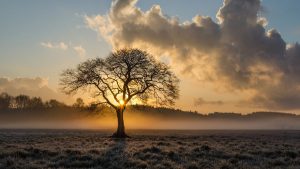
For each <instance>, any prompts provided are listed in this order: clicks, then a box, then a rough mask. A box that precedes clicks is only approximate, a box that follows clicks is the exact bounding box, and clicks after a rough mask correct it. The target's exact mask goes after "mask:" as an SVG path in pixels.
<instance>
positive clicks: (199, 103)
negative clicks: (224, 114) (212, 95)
mask: <svg viewBox="0 0 300 169" xmlns="http://www.w3.org/2000/svg"><path fill="white" fill-rule="evenodd" d="M194 104H195V106H202V105H223V104H224V102H223V101H221V100H217V101H208V100H204V99H203V98H201V97H199V98H197V99H195V101H194Z"/></svg>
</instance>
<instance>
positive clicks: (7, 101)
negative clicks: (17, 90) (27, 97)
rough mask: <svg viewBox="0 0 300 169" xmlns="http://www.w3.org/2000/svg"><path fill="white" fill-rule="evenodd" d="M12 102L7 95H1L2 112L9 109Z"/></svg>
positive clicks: (0, 108) (0, 107)
mask: <svg viewBox="0 0 300 169" xmlns="http://www.w3.org/2000/svg"><path fill="white" fill-rule="evenodd" d="M11 101H12V97H11V96H10V95H8V94H7V93H1V95H0V110H6V109H8V108H9V106H10V104H11Z"/></svg>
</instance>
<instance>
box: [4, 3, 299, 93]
mask: <svg viewBox="0 0 300 169" xmlns="http://www.w3.org/2000/svg"><path fill="white" fill-rule="evenodd" d="M110 3H111V1H109V0H86V1H83V0H51V1H40V0H26V1H22V0H2V1H0V20H1V27H0V77H9V78H15V77H44V78H48V80H49V85H50V87H52V88H57V85H58V78H59V74H60V73H61V71H62V70H63V69H66V68H69V67H72V66H74V65H76V64H77V63H80V62H81V61H83V60H85V59H87V58H93V57H96V56H100V57H103V56H105V55H106V54H107V53H108V52H109V51H110V45H109V44H108V43H106V41H105V40H104V39H102V38H101V37H99V36H97V34H96V33H95V32H94V31H92V30H90V29H88V28H86V26H85V23H84V15H88V16H91V15H98V14H100V15H104V14H106V13H107V12H108V11H109V9H110ZM222 3H223V2H222V0H213V1H212V0H188V1H182V0H172V1H170V0H168V1H167V0H140V1H139V2H138V3H137V6H138V7H140V8H141V9H142V10H144V11H145V10H148V9H149V8H150V7H151V6H152V5H153V4H159V5H160V6H161V8H162V11H163V13H164V14H166V15H169V16H177V17H178V18H180V21H182V22H183V21H185V20H191V19H192V18H193V17H194V16H195V15H197V14H200V15H204V16H210V17H212V18H213V19H214V20H215V21H216V18H215V16H216V13H217V11H218V9H219V8H220V7H221V6H222ZM262 4H263V6H264V9H263V12H262V16H264V17H266V18H267V20H268V23H269V24H268V26H267V28H268V29H269V28H276V29H277V30H278V31H279V32H280V33H281V35H282V36H283V39H285V40H286V41H287V42H292V43H294V42H297V41H298V40H300V22H299V20H298V16H300V10H299V7H300V1H299V0H288V1H282V0H263V1H262ZM42 42H45V43H46V42H53V43H59V42H64V43H66V44H67V45H68V46H69V48H70V50H59V49H48V48H45V47H43V46H42V45H41V43H42ZM75 46H82V47H83V48H84V49H85V50H86V56H85V57H84V58H82V57H79V56H78V54H76V52H75V51H74V50H71V49H72V48H73V47H75Z"/></svg>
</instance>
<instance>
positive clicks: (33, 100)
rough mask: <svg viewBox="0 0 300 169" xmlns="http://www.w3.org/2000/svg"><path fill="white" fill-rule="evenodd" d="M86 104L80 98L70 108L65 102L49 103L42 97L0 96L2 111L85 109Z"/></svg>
mask: <svg viewBox="0 0 300 169" xmlns="http://www.w3.org/2000/svg"><path fill="white" fill-rule="evenodd" d="M84 106H85V105H84V102H83V100H82V99H81V98H78V99H77V100H76V102H75V103H74V104H73V105H72V106H68V105H66V104H65V103H63V102H60V101H57V100H55V99H50V100H48V101H43V100H42V98H40V97H29V96H27V95H24V94H21V95H18V96H11V95H9V94H7V93H1V94H0V111H1V110H12V109H13V110H15V109H18V110H28V109H51V108H66V107H75V108H81V107H84Z"/></svg>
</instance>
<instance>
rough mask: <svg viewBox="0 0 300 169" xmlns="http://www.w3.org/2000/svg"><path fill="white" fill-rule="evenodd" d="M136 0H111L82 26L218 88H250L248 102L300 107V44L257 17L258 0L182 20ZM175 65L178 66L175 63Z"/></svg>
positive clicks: (232, 2) (229, 1)
mask: <svg viewBox="0 0 300 169" xmlns="http://www.w3.org/2000/svg"><path fill="white" fill-rule="evenodd" d="M136 3H137V0H114V1H113V2H112V6H111V9H110V11H109V13H108V14H106V15H96V16H86V17H85V22H86V25H87V26H88V27H89V28H91V29H92V30H94V31H97V33H98V34H99V35H100V36H103V37H104V38H105V39H106V40H107V41H108V42H109V43H110V44H111V45H112V47H113V48H114V49H117V48H122V47H137V48H141V49H144V50H147V51H149V52H150V53H152V54H154V55H156V56H169V58H170V60H171V64H172V65H174V66H176V67H179V68H182V69H181V70H180V71H181V73H183V74H187V75H190V76H192V77H195V78H197V79H198V80H199V81H201V82H208V83H212V84H213V85H215V86H216V88H222V89H225V90H228V91H237V92H247V93H251V95H250V96H249V98H244V100H243V101H244V102H247V104H248V105H249V106H250V105H251V106H256V107H263V108H268V109H281V110H291V109H299V108H300V104H299V103H300V76H299V75H300V67H299V65H300V45H299V44H298V43H296V44H287V43H286V42H285V41H284V40H283V39H282V37H281V35H280V33H279V32H278V31H276V30H275V29H271V30H267V29H266V27H265V26H266V25H267V20H266V19H265V18H263V17H260V12H261V10H262V6H261V1H260V0H224V2H223V6H222V7H221V8H220V9H219V11H218V13H217V19H218V22H214V21H213V20H212V19H211V18H210V17H206V16H201V15H197V16H195V17H194V18H193V19H192V20H191V21H184V22H180V21H179V19H178V18H176V17H169V16H167V15H164V14H163V12H162V9H161V8H160V6H159V5H153V6H152V7H151V8H150V9H149V10H147V11H142V10H141V9H140V8H138V7H137V6H136ZM178 65H179V66H178Z"/></svg>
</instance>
